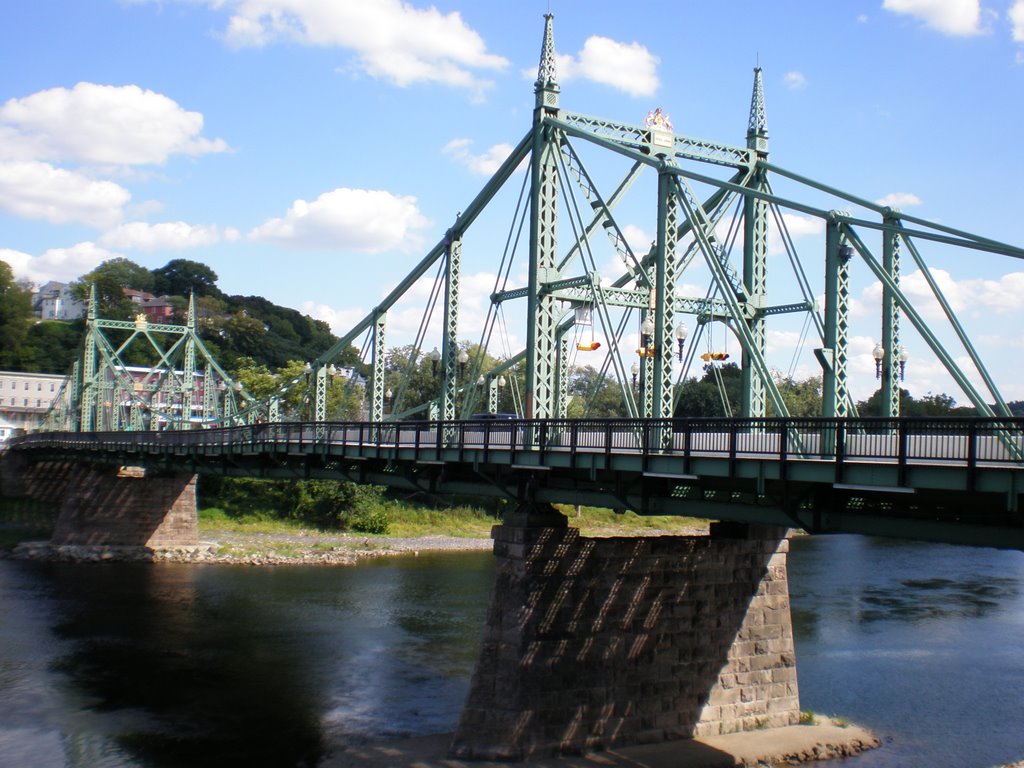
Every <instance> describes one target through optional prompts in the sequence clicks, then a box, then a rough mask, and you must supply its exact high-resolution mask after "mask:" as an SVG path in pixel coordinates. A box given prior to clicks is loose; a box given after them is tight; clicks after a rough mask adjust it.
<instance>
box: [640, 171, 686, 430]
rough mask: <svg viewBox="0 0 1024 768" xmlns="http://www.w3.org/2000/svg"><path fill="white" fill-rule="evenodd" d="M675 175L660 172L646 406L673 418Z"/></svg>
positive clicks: (662, 416) (657, 414)
mask: <svg viewBox="0 0 1024 768" xmlns="http://www.w3.org/2000/svg"><path fill="white" fill-rule="evenodd" d="M674 189H675V183H674V178H673V177H672V176H671V175H670V174H668V173H665V172H661V173H659V174H658V234H657V241H656V244H655V259H656V263H657V269H656V273H655V276H654V280H655V289H654V359H653V360H652V361H651V363H652V365H651V384H652V392H651V396H650V400H649V405H648V406H647V408H648V410H649V411H650V414H649V415H651V416H653V417H654V418H659V419H670V418H672V410H673V406H674V402H675V399H674V397H673V394H674V389H673V377H672V364H673V360H674V359H675V335H674V333H673V332H674V330H675V324H674V320H675V314H674V309H673V305H674V304H675V297H676V271H677V270H676V267H677V264H676V242H677V241H678V239H679V233H678V231H677V230H678V220H679V206H678V203H677V202H676V197H675V194H674Z"/></svg>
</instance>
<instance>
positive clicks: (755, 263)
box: [740, 108, 768, 418]
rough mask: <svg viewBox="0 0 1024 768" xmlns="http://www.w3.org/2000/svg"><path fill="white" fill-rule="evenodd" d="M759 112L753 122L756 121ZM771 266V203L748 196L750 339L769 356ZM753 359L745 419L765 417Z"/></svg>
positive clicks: (745, 383) (761, 182) (757, 182)
mask: <svg viewBox="0 0 1024 768" xmlns="http://www.w3.org/2000/svg"><path fill="white" fill-rule="evenodd" d="M756 114H757V113H756V108H754V111H753V112H752V115H751V119H754V118H755V117H756ZM753 186H754V188H755V189H762V190H763V189H764V186H765V178H764V174H763V173H762V172H760V171H759V172H758V173H757V174H756V176H755V178H754V181H753ZM767 266H768V203H767V201H765V200H764V199H762V198H758V197H750V196H746V197H744V199H743V283H744V285H745V287H746V290H747V297H748V301H747V303H746V306H747V307H748V308H750V309H751V310H752V311H750V312H749V314H748V317H747V318H746V322H747V326H748V327H749V329H750V336H751V338H752V339H753V340H754V345H755V346H756V347H757V349H759V350H760V352H761V355H762V357H763V356H764V355H765V352H766V349H767V344H766V336H765V334H766V330H767V328H766V325H767V324H766V322H765V313H764V312H763V311H761V309H762V308H763V307H764V306H765V305H766V304H767V302H768V289H767V274H768V270H767ZM748 357H749V355H748V353H747V352H746V351H744V353H743V364H742V366H741V368H742V374H741V375H742V384H741V387H740V392H741V397H742V401H741V404H740V414H741V415H742V416H743V417H744V418H751V417H760V416H764V415H765V404H766V401H765V393H764V386H763V384H762V382H761V379H760V377H758V376H755V375H754V367H753V365H751V364H750V360H749V359H748Z"/></svg>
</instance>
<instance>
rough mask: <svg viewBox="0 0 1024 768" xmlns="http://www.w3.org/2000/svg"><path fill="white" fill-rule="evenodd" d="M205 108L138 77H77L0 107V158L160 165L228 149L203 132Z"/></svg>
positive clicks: (98, 163) (121, 164) (93, 163)
mask: <svg viewBox="0 0 1024 768" xmlns="http://www.w3.org/2000/svg"><path fill="white" fill-rule="evenodd" d="M202 129H203V116H202V115H201V114H199V113H198V112H187V111H185V110H184V109H183V108H182V107H181V106H179V105H178V104H177V103H176V102H174V101H173V100H172V99H169V98H168V97H166V96H163V95H162V94H159V93H154V92H153V91H148V90H146V91H144V90H142V89H141V88H139V87H138V86H137V85H125V86H113V85H96V84H94V83H79V84H78V85H76V86H75V87H74V88H71V89H67V88H50V89H48V90H45V91H39V92H38V93H34V94H32V95H31V96H26V97H25V98H23V99H10V100H9V101H7V102H6V103H5V104H4V105H3V106H2V107H0V159H8V160H44V161H51V162H62V161H64V162H74V163H84V164H89V165H101V166H103V165H107V166H125V165H146V164H149V165H161V164H163V163H165V162H166V161H167V159H168V157H170V156H171V155H175V154H185V155H202V154H206V153H209V152H223V151H225V150H226V149H227V145H226V144H225V143H224V142H223V141H222V140H220V139H216V140H212V141H211V140H209V139H205V138H203V137H202V136H200V133H201V132H202Z"/></svg>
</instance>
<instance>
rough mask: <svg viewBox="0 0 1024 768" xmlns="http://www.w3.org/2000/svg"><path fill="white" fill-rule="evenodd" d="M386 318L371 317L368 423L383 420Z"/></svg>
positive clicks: (383, 316)
mask: <svg viewBox="0 0 1024 768" xmlns="http://www.w3.org/2000/svg"><path fill="white" fill-rule="evenodd" d="M387 320H388V316H387V314H386V313H384V312H377V313H376V314H375V315H374V317H373V339H372V340H371V342H370V343H371V344H372V345H373V348H372V350H371V353H370V354H371V360H370V365H371V370H370V421H383V420H384V390H385V389H386V387H385V384H384V332H385V327H386V326H387Z"/></svg>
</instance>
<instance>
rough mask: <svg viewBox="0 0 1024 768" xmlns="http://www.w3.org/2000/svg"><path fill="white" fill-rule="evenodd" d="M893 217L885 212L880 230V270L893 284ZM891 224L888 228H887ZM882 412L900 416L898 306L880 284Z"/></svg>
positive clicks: (896, 277) (896, 242) (896, 251)
mask: <svg viewBox="0 0 1024 768" xmlns="http://www.w3.org/2000/svg"><path fill="white" fill-rule="evenodd" d="M897 220H898V219H897V217H895V216H893V215H892V214H891V213H887V214H886V215H885V217H884V219H883V223H884V224H885V225H886V227H887V229H885V230H884V231H883V232H882V269H884V270H885V272H886V274H887V275H889V279H890V280H891V281H892V284H893V285H896V286H898V285H899V284H900V236H899V232H898V231H897V230H896V226H895V224H896V222H897ZM889 227H891V229H890V228H889ZM881 344H882V404H883V405H882V409H883V410H882V415H883V416H885V417H887V418H892V417H894V416H899V415H900V351H901V347H900V309H899V306H898V305H897V304H896V300H895V298H894V297H893V294H892V290H891V289H890V288H888V287H887V285H883V286H882V341H881Z"/></svg>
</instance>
